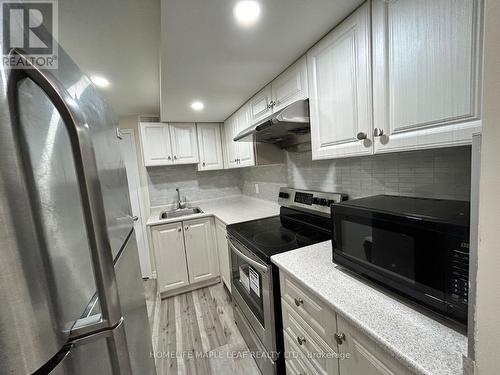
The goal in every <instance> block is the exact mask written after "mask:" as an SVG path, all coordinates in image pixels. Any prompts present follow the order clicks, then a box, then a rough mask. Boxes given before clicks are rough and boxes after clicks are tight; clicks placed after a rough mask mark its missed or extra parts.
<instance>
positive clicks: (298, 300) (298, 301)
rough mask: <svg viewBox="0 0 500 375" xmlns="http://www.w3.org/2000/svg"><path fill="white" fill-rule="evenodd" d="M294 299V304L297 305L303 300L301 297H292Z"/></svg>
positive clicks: (302, 302) (301, 303)
mask: <svg viewBox="0 0 500 375" xmlns="http://www.w3.org/2000/svg"><path fill="white" fill-rule="evenodd" d="M294 300H295V305H297V307H299V306H300V305H303V304H304V300H303V299H302V298H294Z"/></svg>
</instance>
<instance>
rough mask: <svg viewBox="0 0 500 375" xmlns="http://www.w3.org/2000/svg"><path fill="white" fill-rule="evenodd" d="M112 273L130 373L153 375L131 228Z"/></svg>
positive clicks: (148, 333) (152, 362) (137, 256)
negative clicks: (130, 366)
mask: <svg viewBox="0 0 500 375" xmlns="http://www.w3.org/2000/svg"><path fill="white" fill-rule="evenodd" d="M115 274H116V282H117V283H118V293H119V295H120V303H121V307H122V313H123V320H124V322H123V324H124V326H125V334H126V336H127V344H128V349H129V354H130V362H131V364H132V373H133V374H134V375H155V374H156V369H155V362H154V357H153V356H152V353H153V348H152V341H151V329H150V326H149V320H148V313H147V309H146V299H145V293H144V285H143V282H142V277H141V272H140V267H139V253H138V250H137V242H136V238H135V233H134V231H132V232H131V234H130V238H129V240H128V241H127V243H126V245H125V246H124V247H123V249H122V250H121V251H120V254H119V257H118V259H117V261H116V264H115Z"/></svg>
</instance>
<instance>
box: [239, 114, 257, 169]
mask: <svg viewBox="0 0 500 375" xmlns="http://www.w3.org/2000/svg"><path fill="white" fill-rule="evenodd" d="M248 108H249V107H248V106H247V105H244V106H243V107H241V108H240V109H239V110H238V112H236V122H237V125H236V127H237V129H238V131H237V133H239V132H241V131H242V130H245V129H246V128H248V127H249V126H250V123H249V121H248V117H249V109H248ZM236 143H237V146H238V167H240V168H241V167H250V166H253V165H255V152H254V148H253V147H254V144H253V142H236Z"/></svg>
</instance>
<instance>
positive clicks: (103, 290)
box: [6, 49, 132, 374]
mask: <svg viewBox="0 0 500 375" xmlns="http://www.w3.org/2000/svg"><path fill="white" fill-rule="evenodd" d="M10 54H11V56H12V55H13V56H14V57H16V58H18V59H19V61H22V65H21V64H20V65H19V67H22V68H21V69H12V70H10V71H8V73H9V77H8V82H7V85H8V86H7V88H6V89H7V90H17V84H18V82H19V81H21V80H23V79H25V78H29V79H31V80H32V81H33V82H34V83H35V84H36V85H38V86H39V87H40V88H41V89H42V90H43V91H44V92H45V94H46V95H47V97H48V98H49V99H50V100H51V101H52V103H53V105H54V107H55V108H56V109H57V111H58V112H59V114H60V116H61V118H62V120H63V123H64V126H65V127H66V130H67V132H68V135H69V139H70V144H71V153H72V157H73V162H74V166H75V171H76V176H77V181H78V186H79V188H80V200H81V204H82V208H83V214H84V220H85V228H86V231H87V238H88V241H89V245H90V246H89V247H90V254H91V261H92V266H93V267H92V268H93V270H94V278H95V282H96V289H97V295H98V298H99V303H100V306H101V319H99V321H98V322H95V321H94V322H89V323H88V324H83V325H81V326H79V327H78V329H75V330H72V331H71V334H70V339H76V338H80V337H82V336H85V335H87V334H88V333H89V332H90V331H91V330H95V329H101V330H111V329H112V328H114V327H116V326H117V325H119V324H120V322H121V319H122V311H121V307H120V298H119V296H118V289H117V282H116V277H115V268H114V266H113V256H112V252H111V247H110V244H109V243H110V241H109V238H108V232H107V230H106V226H107V225H106V215H105V211H104V203H103V199H102V193H101V188H100V184H99V183H98V181H99V176H98V174H97V162H96V157H95V152H94V146H93V143H92V138H91V134H90V129H89V127H88V125H87V121H86V120H85V116H84V115H83V113H81V111H80V109H79V107H78V105H77V104H78V103H77V102H76V101H75V99H74V98H73V97H72V96H71V94H70V93H69V92H68V91H67V90H66V88H65V87H64V85H63V84H62V83H61V82H59V81H58V80H57V79H56V78H55V77H54V76H53V75H52V73H51V72H50V71H48V70H47V69H40V68H39V67H37V66H36V65H35V64H33V63H32V60H31V59H30V58H29V57H26V56H25V55H24V54H23V52H21V51H19V50H16V49H14V50H12V51H11V52H10ZM8 97H9V106H12V107H13V108H17V105H15V102H10V101H12V100H15V98H16V93H15V92H12V95H8ZM19 117H20V116H19V115H18V113H15V114H14V116H12V118H13V119H14V120H13V121H18V120H16V119H19ZM13 126H14V127H15V129H13V131H14V132H17V133H18V134H19V129H21V126H20V125H19V124H16V123H15V122H14V123H13ZM21 136H22V135H21ZM122 346H123V347H125V348H126V347H127V343H126V339H125V336H124V335H123V337H119V338H117V339H116V340H115V342H114V345H113V349H112V350H113V352H114V353H112V354H113V355H114V357H116V358H119V356H122V355H123V353H121V352H120V347H122ZM108 347H110V346H108ZM121 359H122V360H121V361H114V362H115V363H114V365H116V366H117V368H116V369H117V372H119V373H120V374H122V373H123V374H131V373H132V370H131V365H130V360H128V356H126V357H123V358H121ZM118 362H120V363H118Z"/></svg>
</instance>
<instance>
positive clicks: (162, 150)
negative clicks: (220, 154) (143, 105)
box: [140, 123, 198, 167]
mask: <svg viewBox="0 0 500 375" xmlns="http://www.w3.org/2000/svg"><path fill="white" fill-rule="evenodd" d="M140 127H141V140H142V149H143V153H144V165H145V166H146V167H152V166H160V165H173V164H196V163H198V141H197V137H196V126H195V124H192V123H179V124H165V123H141V124H140Z"/></svg>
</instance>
